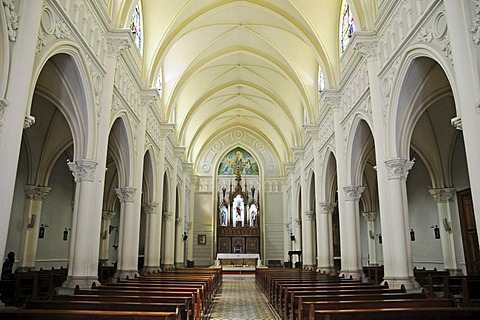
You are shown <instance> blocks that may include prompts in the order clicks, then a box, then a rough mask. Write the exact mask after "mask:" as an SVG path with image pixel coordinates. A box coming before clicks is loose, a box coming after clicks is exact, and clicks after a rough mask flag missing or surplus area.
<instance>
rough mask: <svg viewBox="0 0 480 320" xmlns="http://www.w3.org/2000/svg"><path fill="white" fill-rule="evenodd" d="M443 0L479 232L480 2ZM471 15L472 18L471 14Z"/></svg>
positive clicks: (456, 98)
mask: <svg viewBox="0 0 480 320" xmlns="http://www.w3.org/2000/svg"><path fill="white" fill-rule="evenodd" d="M471 3H472V1H457V0H444V6H445V18H446V20H447V25H448V35H449V40H450V45H451V50H452V58H453V65H454V66H455V74H454V79H455V83H456V86H455V89H456V90H455V105H456V108H457V117H456V118H454V119H452V121H454V122H457V123H458V122H460V124H461V128H462V131H463V139H464V142H465V152H466V154H467V165H468V176H469V181H470V188H471V189H472V198H473V211H474V213H475V223H476V225H477V231H480V168H479V166H478V164H479V163H480V144H479V143H478V137H479V136H480V104H479V101H480V91H479V90H478V88H479V87H480V79H479V77H478V67H479V63H478V52H479V46H480V2H479V1H478V0H475V1H473V5H474V6H475V7H476V10H474V11H473V12H472V9H471ZM472 15H473V16H474V18H473V20H472V18H471V16H472Z"/></svg>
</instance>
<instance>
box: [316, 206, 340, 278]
mask: <svg viewBox="0 0 480 320" xmlns="http://www.w3.org/2000/svg"><path fill="white" fill-rule="evenodd" d="M318 206H319V214H317V259H318V262H317V271H318V272H322V273H326V274H333V273H334V265H333V237H332V236H333V234H332V214H333V210H334V209H335V206H336V203H328V202H320V203H319V204H318Z"/></svg>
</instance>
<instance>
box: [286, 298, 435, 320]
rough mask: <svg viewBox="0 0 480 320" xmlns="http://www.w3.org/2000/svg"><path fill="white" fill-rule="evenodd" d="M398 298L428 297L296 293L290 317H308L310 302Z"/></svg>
mask: <svg viewBox="0 0 480 320" xmlns="http://www.w3.org/2000/svg"><path fill="white" fill-rule="evenodd" d="M398 299H427V295H426V294H425V293H420V292H418V293H403V292H400V293H392V292H388V293H370V294H367V293H360V294H339V295H296V296H295V297H294V298H293V299H292V301H293V304H292V305H291V307H290V309H289V311H288V315H289V319H290V320H293V319H308V317H309V310H310V304H312V303H317V302H319V301H355V300H363V301H366V300H398ZM285 318H286V317H285Z"/></svg>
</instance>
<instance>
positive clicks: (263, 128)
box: [109, 0, 377, 166]
mask: <svg viewBox="0 0 480 320" xmlns="http://www.w3.org/2000/svg"><path fill="white" fill-rule="evenodd" d="M110 2H111V3H110V5H109V6H110V7H109V10H110V14H111V16H112V20H113V24H114V26H115V27H128V25H129V21H130V16H131V14H132V11H133V8H134V6H135V4H136V2H137V0H123V1H122V0H111V1H110ZM342 2H343V1H342V0H175V1H172V0H142V1H141V4H142V7H141V11H142V16H143V33H144V45H143V50H142V51H143V52H142V57H143V62H142V63H143V65H142V76H143V78H144V81H145V82H146V83H148V84H149V85H151V86H152V87H153V86H155V85H156V79H157V76H158V74H159V72H160V73H161V75H162V78H163V86H162V94H161V100H162V108H163V110H162V114H163V116H164V119H166V120H167V121H169V122H174V123H176V138H177V142H178V144H179V145H180V146H185V147H186V157H187V161H192V162H194V161H195V159H197V158H198V157H199V156H200V155H201V154H202V153H203V152H204V151H205V150H204V149H205V148H206V147H207V146H208V145H209V144H211V143H212V139H213V140H215V139H219V137H221V136H222V134H224V133H225V132H227V131H229V130H232V129H236V130H238V129H240V130H248V131H254V132H256V134H257V136H258V139H260V140H261V142H262V143H263V144H264V145H267V146H269V147H270V148H271V150H274V154H275V157H276V158H277V160H278V163H279V165H280V166H281V165H282V164H285V163H288V162H290V161H291V160H292V148H295V147H298V146H301V145H302V142H303V139H304V133H303V127H302V126H303V125H304V124H305V121H308V122H309V123H314V122H315V120H316V119H317V116H318V112H319V110H318V84H317V83H318V71H319V68H320V69H321V70H323V72H324V74H325V76H326V78H327V82H328V84H329V86H330V87H332V88H335V87H337V85H338V83H339V82H340V59H341V55H340V44H339V30H340V18H341V14H342ZM349 3H350V5H351V7H352V9H353V12H354V17H355V20H356V22H355V23H356V27H357V30H358V29H362V30H366V31H369V30H373V29H374V25H373V22H374V21H375V15H376V12H377V1H376V0H350V1H349ZM305 119H307V120H305ZM240 144H241V142H240ZM247 147H248V146H247Z"/></svg>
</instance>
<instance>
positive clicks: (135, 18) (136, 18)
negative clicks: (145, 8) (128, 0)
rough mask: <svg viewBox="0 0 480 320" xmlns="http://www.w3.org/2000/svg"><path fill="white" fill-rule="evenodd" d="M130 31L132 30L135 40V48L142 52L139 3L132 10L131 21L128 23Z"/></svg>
mask: <svg viewBox="0 0 480 320" xmlns="http://www.w3.org/2000/svg"><path fill="white" fill-rule="evenodd" d="M130 30H132V33H133V36H134V38H135V44H136V45H137V48H138V49H139V50H140V52H141V51H142V45H143V30H142V15H141V13H140V1H138V2H137V5H136V6H135V10H133V14H132V19H131V21H130Z"/></svg>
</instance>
